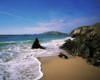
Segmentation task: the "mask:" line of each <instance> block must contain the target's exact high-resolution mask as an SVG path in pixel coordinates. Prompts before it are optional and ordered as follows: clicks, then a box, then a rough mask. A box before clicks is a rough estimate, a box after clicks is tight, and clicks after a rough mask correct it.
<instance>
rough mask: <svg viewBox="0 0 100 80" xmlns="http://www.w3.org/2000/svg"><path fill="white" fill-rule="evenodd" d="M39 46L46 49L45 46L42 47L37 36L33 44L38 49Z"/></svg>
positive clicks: (33, 47)
mask: <svg viewBox="0 0 100 80" xmlns="http://www.w3.org/2000/svg"><path fill="white" fill-rule="evenodd" d="M38 48H40V49H44V47H42V46H41V45H40V44H39V40H38V38H36V39H35V42H34V43H33V45H32V49H38Z"/></svg>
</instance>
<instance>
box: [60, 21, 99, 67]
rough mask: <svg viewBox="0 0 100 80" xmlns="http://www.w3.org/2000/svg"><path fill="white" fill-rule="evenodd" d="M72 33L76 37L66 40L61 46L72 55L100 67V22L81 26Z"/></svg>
mask: <svg viewBox="0 0 100 80" xmlns="http://www.w3.org/2000/svg"><path fill="white" fill-rule="evenodd" d="M71 34H72V37H74V38H75V39H74V40H66V42H65V43H64V44H63V45H62V46H60V48H61V49H64V50H66V51H67V52H68V53H69V54H71V55H72V56H80V57H82V58H85V59H86V60H87V62H89V63H91V64H93V65H94V66H98V67H100V22H99V23H96V24H94V25H92V26H83V27H79V28H77V29H75V30H73V31H72V32H71Z"/></svg>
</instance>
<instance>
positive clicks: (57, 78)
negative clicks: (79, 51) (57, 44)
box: [39, 57, 100, 80]
mask: <svg viewBox="0 0 100 80" xmlns="http://www.w3.org/2000/svg"><path fill="white" fill-rule="evenodd" d="M39 60H40V61H41V63H42V72H43V73H44V76H43V77H42V78H41V79H40V80H100V68H98V67H94V66H93V65H89V64H88V63H87V62H86V60H85V59H82V58H80V57H74V58H70V59H63V58H59V57H43V58H40V59H39Z"/></svg>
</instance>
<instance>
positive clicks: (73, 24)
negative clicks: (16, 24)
mask: <svg viewBox="0 0 100 80" xmlns="http://www.w3.org/2000/svg"><path fill="white" fill-rule="evenodd" d="M99 21H100V17H98V16H91V17H83V18H77V19H74V20H70V21H66V20H64V19H54V20H51V21H49V22H39V23H37V26H36V27H30V28H26V30H27V33H32V34H34V33H43V32H47V31H60V32H66V33H69V32H70V31H72V30H73V29H75V28H77V27H80V26H85V25H92V24H94V23H96V22H99Z"/></svg>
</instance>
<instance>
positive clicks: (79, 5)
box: [0, 0, 100, 34]
mask: <svg viewBox="0 0 100 80" xmlns="http://www.w3.org/2000/svg"><path fill="white" fill-rule="evenodd" d="M97 22H100V0H0V34H34V33H42V32H46V31H61V32H66V33H68V32H70V31H71V30H73V29H75V28H77V27H79V26H84V25H92V24H94V23H97Z"/></svg>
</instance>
